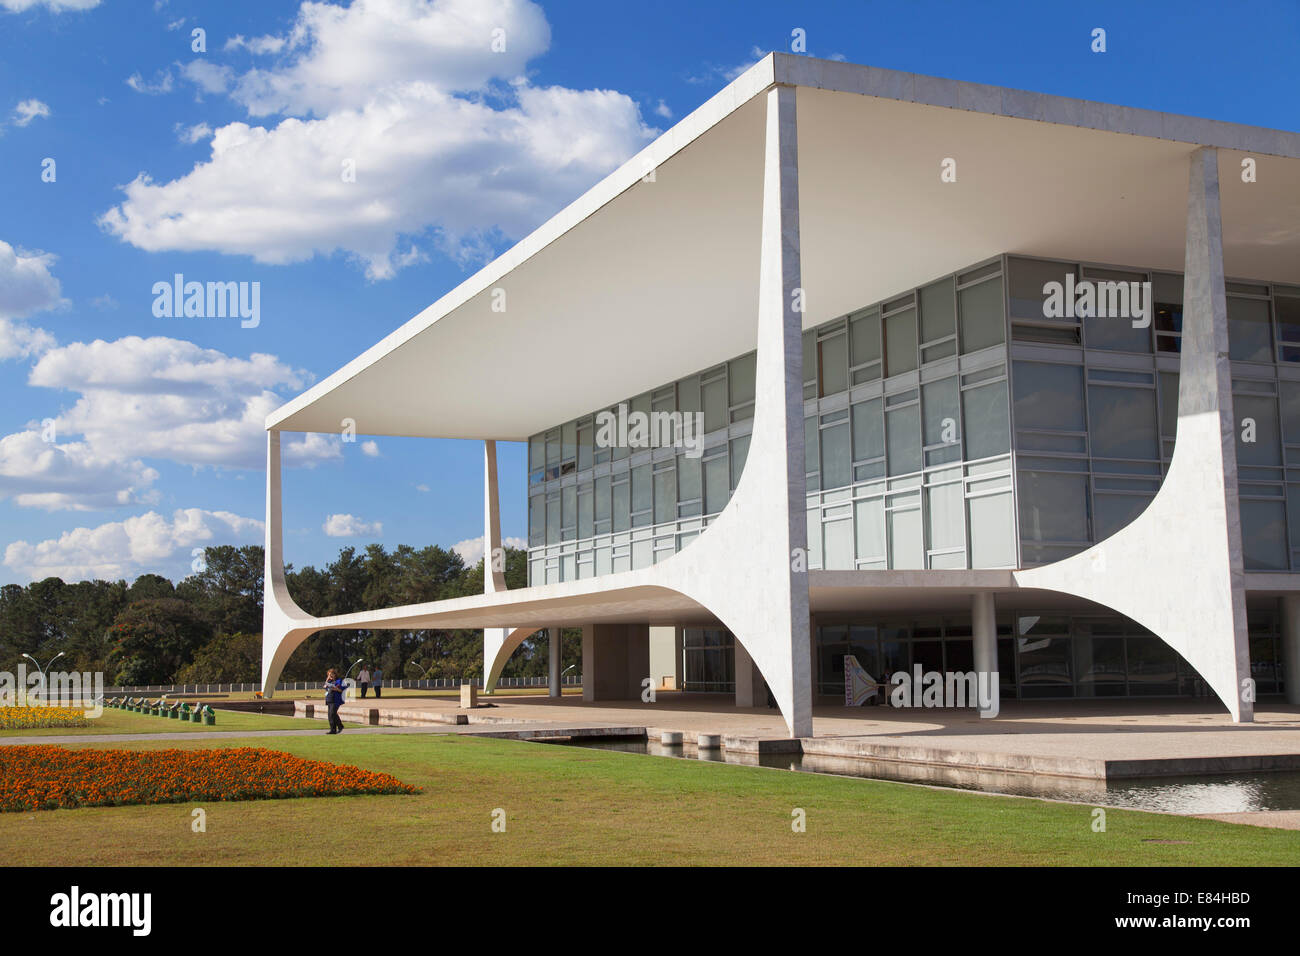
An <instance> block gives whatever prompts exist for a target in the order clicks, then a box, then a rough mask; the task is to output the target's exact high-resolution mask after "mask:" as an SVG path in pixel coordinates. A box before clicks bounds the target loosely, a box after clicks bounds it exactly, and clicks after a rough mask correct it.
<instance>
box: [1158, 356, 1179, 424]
mask: <svg viewBox="0 0 1300 956" xmlns="http://www.w3.org/2000/svg"><path fill="white" fill-rule="evenodd" d="M1177 429H1178V373H1177V372H1161V373H1160V434H1161V435H1162V436H1164V437H1165V438H1173V437H1174V433H1175V432H1176V431H1177Z"/></svg>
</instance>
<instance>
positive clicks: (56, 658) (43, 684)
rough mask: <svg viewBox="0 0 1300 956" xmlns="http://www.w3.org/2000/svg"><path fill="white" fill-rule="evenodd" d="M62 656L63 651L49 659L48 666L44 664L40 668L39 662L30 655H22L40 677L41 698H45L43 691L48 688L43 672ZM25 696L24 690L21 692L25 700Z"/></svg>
mask: <svg viewBox="0 0 1300 956" xmlns="http://www.w3.org/2000/svg"><path fill="white" fill-rule="evenodd" d="M62 656H63V651H59V653H57V654H55V655H54V656H53V657H51V658H50V662H49V664H46V665H45V666H44V667H42V666H41V662H40V661H38V660H37V659H36V658H34V657H32V655H30V654H24V655H23V657H25V658H27V659H28V660H29V661H31V662H32V663H33V664H35V665H36V670H37V671H38V672H39V673H40V675H41V696H45V691H46V689H47V687H48V686H49V682H48V681H47V680H46V679H45V672H46V671H47V670H48V669H49V668H50V666H51V665H52V664H53V663H54V662H55V661H57V660H58V659H59V658H60V657H62ZM26 696H27V694H26V690H24V692H23V697H24V698H26ZM24 702H25V700H24ZM47 703H48V701H47Z"/></svg>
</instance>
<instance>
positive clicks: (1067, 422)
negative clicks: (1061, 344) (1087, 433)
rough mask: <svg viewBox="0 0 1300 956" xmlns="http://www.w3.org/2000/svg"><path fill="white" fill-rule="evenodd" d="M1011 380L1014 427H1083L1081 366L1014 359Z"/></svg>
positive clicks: (1077, 429)
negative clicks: (1017, 360)
mask: <svg viewBox="0 0 1300 956" xmlns="http://www.w3.org/2000/svg"><path fill="white" fill-rule="evenodd" d="M1011 381H1012V387H1013V393H1014V394H1015V397H1016V428H1017V429H1020V428H1050V429H1053V430H1055V431H1078V432H1081V431H1084V430H1085V419H1084V415H1083V368H1082V367H1081V366H1078V365H1045V364H1043V363H1041V362H1016V363H1014V364H1013V365H1012V369H1011Z"/></svg>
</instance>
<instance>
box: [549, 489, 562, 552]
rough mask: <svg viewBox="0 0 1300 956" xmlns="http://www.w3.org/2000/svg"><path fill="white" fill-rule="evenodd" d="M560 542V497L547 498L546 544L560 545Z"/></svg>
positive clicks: (551, 496)
mask: <svg viewBox="0 0 1300 956" xmlns="http://www.w3.org/2000/svg"><path fill="white" fill-rule="evenodd" d="M559 541H560V496H559V495H547V496H546V543H547V544H558V543H559Z"/></svg>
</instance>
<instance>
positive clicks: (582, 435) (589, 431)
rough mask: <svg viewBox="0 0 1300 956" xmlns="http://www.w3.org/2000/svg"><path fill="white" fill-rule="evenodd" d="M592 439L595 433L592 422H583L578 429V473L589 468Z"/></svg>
mask: <svg viewBox="0 0 1300 956" xmlns="http://www.w3.org/2000/svg"><path fill="white" fill-rule="evenodd" d="M594 437H595V431H594V429H593V427H592V422H590V421H588V422H584V423H583V424H582V426H581V427H580V428H579V429H578V471H584V470H586V469H588V468H590V467H591V461H592V458H591V456H592V451H593V448H592V444H593V439H594Z"/></svg>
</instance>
